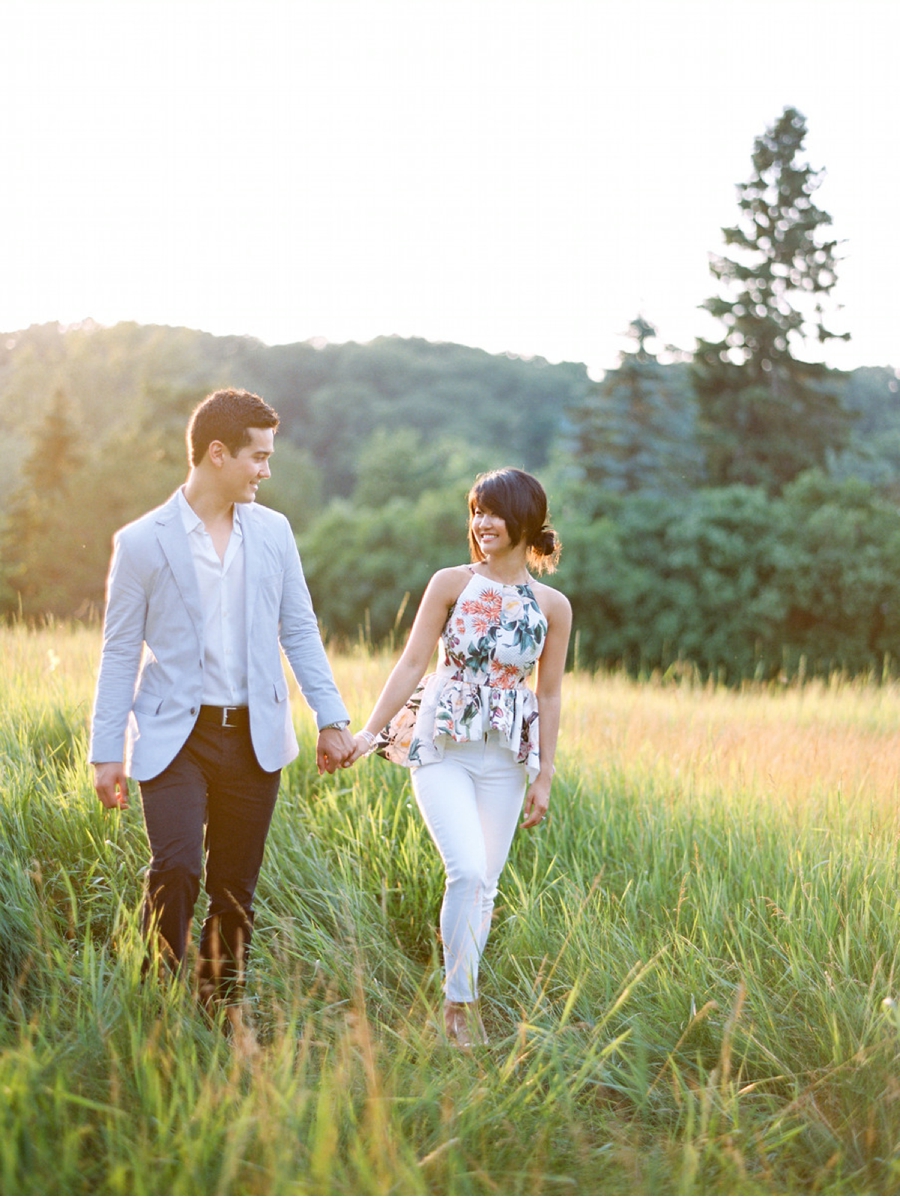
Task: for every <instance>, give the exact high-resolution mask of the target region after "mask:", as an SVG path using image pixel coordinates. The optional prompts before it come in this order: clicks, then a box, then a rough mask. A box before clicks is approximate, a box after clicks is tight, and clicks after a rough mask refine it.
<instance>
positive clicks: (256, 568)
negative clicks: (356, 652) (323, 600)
mask: <svg viewBox="0 0 900 1199" xmlns="http://www.w3.org/2000/svg"><path fill="white" fill-rule="evenodd" d="M240 517H241V532H242V534H243V538H244V564H245V575H246V587H247V642H248V644H247V668H248V683H249V693H250V735H251V738H252V740H253V748H254V751H255V753H256V757H257V759H258V761H259V764H260V766H262V768H263V769H264V770H279V769H280V768H281V767H282V766H285V765H286V764H287V763H288V762H290V761H291V759H292V758H294V757H296V755H297V752H298V749H299V747H298V745H297V737H296V735H295V733H294V726H293V722H292V720H291V711H290V703H289V702H288V687H287V681H286V679H285V676H284V670H283V668H282V665H281V655H280V653H279V645H280V646H281V648H282V649H283V650H284V653H285V656H286V657H287V660H288V662H290V664H291V669H292V670H293V672H294V675H295V677H296V679H297V682H298V683H299V684H300V689H301V690H302V692H303V695H304V697H305V699H306V701H307V703H308V704H309V706H310V707H311V708H312V710H313V712H314V713H315V715H316V720H317V724H318V727H319V728H321V727H322V726H323V725H326V724H330V723H331V722H332V721H335V720H346V719H347V718H348V714H347V710H346V708H345V707H344V705H343V703H342V701H341V697H340V695H339V694H338V691H337V687H336V686H335V683H334V678H333V676H332V673H331V667H330V666H329V665H328V660H327V658H326V657H325V650H324V647H323V645H322V639H321V637H320V636H319V628H318V624H317V623H316V616H315V613H314V612H313V607H312V602H311V600H310V597H309V590H308V589H307V586H306V580H305V579H304V577H303V569H302V567H301V565H300V556H299V554H298V553H297V545H296V543H295V541H294V536H293V533H292V532H291V527H290V525H289V524H288V522H287V520H286V519H285V517H284V516H282V515H281V514H280V513H278V512H273V511H272V509H271V508H264V507H262V506H260V505H259V504H241V505H240ZM203 657H204V646H203V616H202V613H201V610H200V594H199V590H198V587H197V576H196V573H195V570H194V561H193V558H192V556H191V549H190V545H189V542H188V535H187V533H186V532H185V529H184V523H183V521H182V519H181V513H180V511H179V507H178V503H177V497H176V496H172V498H171V499H170V500H168V501H167V502H166V503H165V504H163V505H162V506H161V507H160V508H156V509H154V510H153V511H152V512H148V513H147V515H146V516H142V517H141V518H140V519H139V520H136V521H134V522H133V523H132V524H130V525H126V526H125V528H124V529H120V530H119V532H118V533H117V534H116V535H115V538H114V540H113V557H112V564H111V566H110V570H109V578H108V580H107V590H106V619H105V622H104V631H103V655H102V658H101V660H100V675H99V678H98V680H97V693H96V698H95V700H94V714H93V721H92V727H91V746H90V760H91V761H92V762H124V763H125V770H126V773H127V774H128V775H129V776H130V777H131V778H135V779H138V780H141V781H142V780H146V779H151V778H155V776H156V775H158V774H160V773H161V772H162V771H163V770H164V769H165V768H166V767H167V766H168V765H169V763H170V762H171V761H172V759H173V758H174V757H175V755H176V754H177V753H178V751H179V750H180V749H181V747H182V746H183V745H184V743H185V741H187V739H188V736H189V735H190V732H191V729H192V728H193V727H194V723H195V721H196V719H197V712H198V711H199V708H200V701H201V696H202V694H203Z"/></svg>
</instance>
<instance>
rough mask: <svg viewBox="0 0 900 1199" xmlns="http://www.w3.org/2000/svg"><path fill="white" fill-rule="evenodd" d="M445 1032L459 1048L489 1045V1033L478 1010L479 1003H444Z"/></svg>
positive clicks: (448, 1001)
mask: <svg viewBox="0 0 900 1199" xmlns="http://www.w3.org/2000/svg"><path fill="white" fill-rule="evenodd" d="M444 1033H445V1035H446V1037H447V1040H448V1041H449V1042H450V1043H451V1044H452V1045H456V1046H457V1048H458V1049H471V1048H472V1046H473V1045H487V1044H488V1038H487V1033H486V1032H485V1030H484V1024H483V1023H482V1020H481V1013H480V1012H479V1010H478V1003H477V1002H475V1003H454V1002H453V1000H451V999H448V1000H447V1001H446V1002H445V1003H444Z"/></svg>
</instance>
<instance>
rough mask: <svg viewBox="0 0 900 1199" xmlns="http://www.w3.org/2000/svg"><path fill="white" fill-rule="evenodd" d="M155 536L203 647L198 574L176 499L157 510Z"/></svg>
mask: <svg viewBox="0 0 900 1199" xmlns="http://www.w3.org/2000/svg"><path fill="white" fill-rule="evenodd" d="M156 535H157V537H158V538H159V544H160V545H161V547H162V551H163V553H164V554H165V555H166V561H167V562H168V563H169V566H170V568H171V570H172V574H173V575H174V577H175V582H176V584H177V586H178V590H179V592H180V593H181V598H182V600H183V601H184V606H185V608H187V610H188V614H189V615H190V618H191V620H192V621H193V622H194V628H195V629H196V631H197V639H198V640H199V642H200V644H201V645H202V644H203V612H202V609H201V607H200V590H199V588H198V586H197V572H196V571H195V570H194V559H193V557H192V556H191V547H190V543H189V542H188V537H187V533H186V532H185V531H184V522H183V521H182V519H181V512H180V510H179V507H178V499H177V496H173V497H172V499H171V500H170V501H169V502H168V503H167V504H165V505H164V506H163V507H162V508H161V509H160V511H159V515H158V517H157V524H156Z"/></svg>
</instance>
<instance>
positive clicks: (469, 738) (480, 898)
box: [356, 469, 572, 1047]
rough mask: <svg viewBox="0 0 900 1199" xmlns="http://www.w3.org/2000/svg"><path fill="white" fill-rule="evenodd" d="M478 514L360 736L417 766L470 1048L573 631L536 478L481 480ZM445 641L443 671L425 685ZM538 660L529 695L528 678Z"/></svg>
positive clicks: (415, 778) (511, 474)
mask: <svg viewBox="0 0 900 1199" xmlns="http://www.w3.org/2000/svg"><path fill="white" fill-rule="evenodd" d="M469 514H470V515H469V547H470V550H471V559H472V564H471V565H468V566H453V567H449V568H447V569H445V570H439V571H438V572H437V573H436V574H435V575H434V576H433V577H432V579H431V581H430V583H429V584H428V587H427V589H426V591H425V594H424V596H423V597H422V603H421V604H420V606H419V610H418V613H417V614H416V619H415V622H414V623H413V627H412V631H411V632H410V635H409V640H408V641H407V644H406V648H405V649H404V651H403V654H402V655H401V657H400V659H399V661H398V662H397V665H396V666H395V667H394V669H393V670H392V672H391V674H390V677H389V678H388V681H387V683H386V684H385V686H384V689H383V691H382V692H381V695H380V696H379V698H378V701H377V702H376V704H375V707H374V708H373V709H372V714H371V715H370V717H369V719H368V720H367V721H366V723H365V726H364V727H363V728H362V730H361V731H360V732H359V733H357V734H356V742H357V753H356V756H357V757H359V756H361V755H363V754H365V753H371V752H372V750H373V749H377V750H378V752H379V753H381V754H383V756H385V757H387V758H390V759H391V760H392V761H395V762H399V763H400V764H402V765H407V766H409V767H410V768H411V771H412V788H413V792H414V794H415V797H416V801H417V803H418V805H419V809H420V811H421V813H422V816H423V818H424V820H425V823H426V825H427V826H428V831H429V832H430V834H431V836H432V838H433V840H434V843H435V845H436V846H437V849H438V852H439V853H440V855H441V858H442V860H443V863H444V867H445V870H446V872H447V884H446V889H445V892H444V902H443V906H442V908H441V937H442V940H443V946H444V968H445V981H444V990H445V1004H444V1026H445V1029H446V1033H447V1036H448V1038H449V1039H450V1040H451V1041H452V1042H454V1043H455V1044H457V1045H459V1046H461V1047H468V1046H470V1045H472V1044H475V1043H486V1037H485V1032H484V1026H483V1024H482V1023H481V1018H480V1016H479V1014H478V1008H477V999H478V965H479V961H480V959H481V954H482V952H483V951H484V946H485V942H486V941H487V936H488V932H489V931H490V923H491V913H492V911H493V906H494V897H495V896H496V894H497V881H498V879H499V877H500V872H501V870H502V869H503V866H504V864H505V862H506V858H507V855H508V853H509V847H510V844H511V843H512V838H513V833H514V832H515V827H516V823H517V821H518V818H519V814H520V812H521V811H522V807H523V798H524V812H525V819H524V820H523V822H522V827H523V828H535V827H536V826H537V825H539V824H540V823H541V821H542V820H543V819H544V816H545V815H546V812H547V806H548V803H549V800H550V783H551V780H552V778H553V757H554V753H555V751H556V740H557V734H558V731H559V711H560V687H561V683H562V677H563V670H564V668H565V661H566V650H567V648H568V643H569V631H570V628H571V624H572V612H571V608H570V606H569V601H568V600H567V599H566V598H565V596H564V595H562V594H561V593H560V592H559V591H555V590H554V589H553V588H551V587H547V586H545V585H544V584H543V583H539V582H537V581H536V580H535V579H534V578H532V576H531V574H530V573H529V568H530V569H531V570H533V571H536V572H538V573H543V572H545V571H552V570H554V569H555V567H556V563H557V560H558V558H559V552H560V544H559V541H558V539H557V536H556V534H555V532H554V531H553V530H552V529H551V528H549V527H548V525H547V524H546V523H545V522H546V520H547V497H546V494H545V493H544V489H543V487H542V486H541V485H540V483H539V482H538V481H537V479H535V478H534V477H533V476H532V475H529V474H526V473H525V472H524V471H521V470H515V469H506V470H497V471H491V472H490V473H488V474H484V475H479V476H478V478H477V479H476V480H475V483H474V485H473V487H472V490H471V491H470V492H469ZM439 639H440V640H441V642H442V650H441V653H440V659H439V663H438V668H437V670H436V672H435V673H434V674H431V675H429V676H428V677H427V678H426V679H425V680H424V681H423V679H422V676H423V675H424V673H425V670H426V668H427V666H428V663H429V661H430V659H431V655H432V652H433V650H434V647H435V644H436V643H437V642H438V640H439ZM538 659H539V660H540V662H539V666H538V669H537V684H536V687H535V690H534V691H532V690H531V689H530V687H529V686H528V684H527V682H526V680H527V678H528V676H529V675H530V674H531V671H532V668H533V667H534V666H535V664H536V663H537V662H538ZM414 693H415V694H414ZM401 709H402V711H401ZM538 712H540V740H539V738H538V727H539V726H538ZM398 713H399V715H398ZM394 717H396V719H394Z"/></svg>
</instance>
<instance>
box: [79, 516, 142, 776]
mask: <svg viewBox="0 0 900 1199" xmlns="http://www.w3.org/2000/svg"><path fill="white" fill-rule="evenodd" d="M146 621H147V595H146V590H145V588H144V585H143V583H142V581H141V578H140V575H139V572H138V571H137V570H136V569H135V566H134V564H133V562H132V560H131V558H130V555H129V553H128V548H127V544H126V542H125V541H124V540H123V538H122V537H121V535H119V534H117V535H116V537H115V539H114V542H113V555H112V562H111V564H110V568H109V577H108V580H107V585H106V615H105V617H104V621H103V652H102V655H101V658H100V673H99V676H98V679H97V690H96V694H95V697H94V711H93V717H92V720H91V744H90V752H89V760H90V761H91V762H121V761H122V760H123V758H124V755H125V733H126V730H127V728H128V719H129V716H130V714H131V706H132V703H133V702H134V689H135V683H136V681H137V675H138V670H139V668H140V663H141V652H142V650H143V645H144V630H145V627H146Z"/></svg>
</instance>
